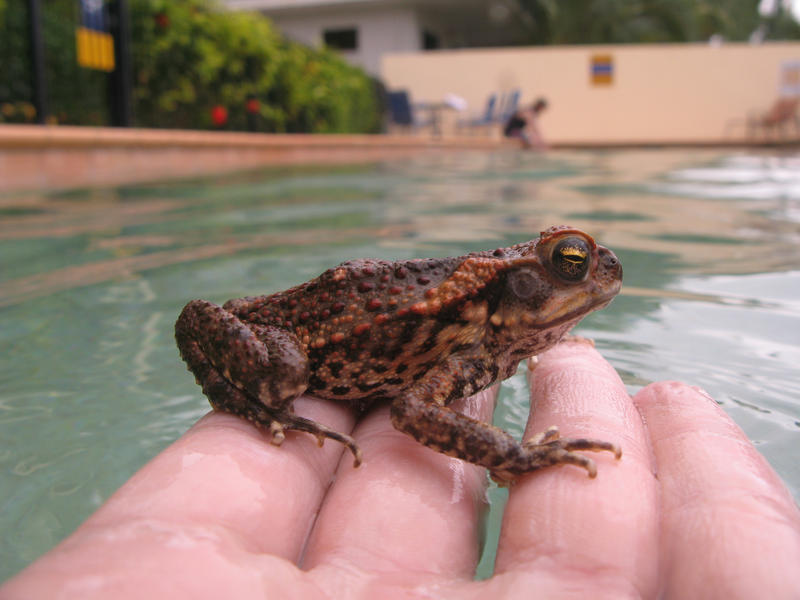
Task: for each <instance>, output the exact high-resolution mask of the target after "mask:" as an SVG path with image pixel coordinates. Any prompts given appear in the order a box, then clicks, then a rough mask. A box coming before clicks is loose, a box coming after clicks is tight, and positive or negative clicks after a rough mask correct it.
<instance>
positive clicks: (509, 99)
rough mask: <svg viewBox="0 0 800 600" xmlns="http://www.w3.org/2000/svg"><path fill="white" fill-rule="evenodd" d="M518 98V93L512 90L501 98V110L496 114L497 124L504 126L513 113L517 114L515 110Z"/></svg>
mask: <svg viewBox="0 0 800 600" xmlns="http://www.w3.org/2000/svg"><path fill="white" fill-rule="evenodd" d="M519 97H520V91H519V90H514V91H512V92H509V93H508V94H507V95H506V96H505V97H504V98H503V102H502V104H503V108H502V109H501V110H500V111H499V112H498V114H497V123H500V124H501V125H502V124H505V123H507V122H508V120H509V119H510V118H511V115H513V114H514V113H515V112H517V108H518V107H519Z"/></svg>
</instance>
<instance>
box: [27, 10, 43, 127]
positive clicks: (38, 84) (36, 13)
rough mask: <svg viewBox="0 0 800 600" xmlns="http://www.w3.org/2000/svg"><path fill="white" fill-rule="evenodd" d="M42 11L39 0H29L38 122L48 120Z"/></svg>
mask: <svg viewBox="0 0 800 600" xmlns="http://www.w3.org/2000/svg"><path fill="white" fill-rule="evenodd" d="M41 17H42V11H41V7H40V5H39V0H28V19H29V21H30V31H31V83H32V84H33V106H34V108H35V109H36V122H37V123H41V124H45V123H46V122H47V80H46V79H45V76H44V43H43V41H42V18H41Z"/></svg>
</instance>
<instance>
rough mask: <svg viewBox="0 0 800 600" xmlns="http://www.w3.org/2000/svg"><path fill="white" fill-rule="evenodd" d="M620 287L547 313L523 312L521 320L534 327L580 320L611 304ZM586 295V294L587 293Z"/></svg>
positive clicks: (543, 327) (545, 326) (545, 327)
mask: <svg viewBox="0 0 800 600" xmlns="http://www.w3.org/2000/svg"><path fill="white" fill-rule="evenodd" d="M620 287H621V286H619V287H616V289H614V290H613V291H611V292H608V293H606V294H603V295H602V296H598V297H595V298H593V299H591V300H588V301H586V302H581V303H578V304H577V305H576V304H575V303H574V302H573V303H570V305H568V306H564V307H560V308H559V309H558V310H555V311H552V312H551V313H549V314H542V311H541V310H539V311H536V312H525V313H524V314H523V318H522V320H523V322H524V323H525V324H526V325H528V326H529V327H533V328H536V329H548V328H550V327H557V326H559V325H563V324H565V323H569V322H570V321H576V322H577V321H580V320H581V319H582V318H583V317H585V316H587V315H588V314H589V313H593V312H594V311H596V310H601V309H603V308H605V307H606V306H608V305H609V304H611V301H612V300H614V298H615V297H616V296H617V294H618V293H619V290H620ZM587 295H588V294H587Z"/></svg>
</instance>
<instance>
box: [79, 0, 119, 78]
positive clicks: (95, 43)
mask: <svg viewBox="0 0 800 600" xmlns="http://www.w3.org/2000/svg"><path fill="white" fill-rule="evenodd" d="M80 9H81V24H80V26H78V28H77V29H76V31H75V42H76V44H77V50H78V64H79V65H80V66H82V67H85V68H87V69H97V70H99V71H113V70H114V38H113V37H112V36H111V34H110V33H109V29H108V19H107V18H106V12H105V10H104V7H103V0H80Z"/></svg>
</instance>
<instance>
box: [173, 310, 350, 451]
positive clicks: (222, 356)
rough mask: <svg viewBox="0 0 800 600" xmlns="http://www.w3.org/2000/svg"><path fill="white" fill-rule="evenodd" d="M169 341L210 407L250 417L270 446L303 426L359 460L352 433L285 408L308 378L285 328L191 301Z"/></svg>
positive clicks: (296, 345) (304, 363) (299, 352)
mask: <svg viewBox="0 0 800 600" xmlns="http://www.w3.org/2000/svg"><path fill="white" fill-rule="evenodd" d="M256 333H257V334H258V335H256ZM175 340H176V342H177V344H178V349H179V350H180V353H181V357H182V358H183V360H184V361H186V363H187V365H188V367H189V370H190V371H192V372H193V373H194V375H195V379H196V380H197V383H198V384H200V385H201V386H202V388H203V393H204V394H205V395H206V396H207V397H208V399H209V401H210V402H211V406H213V407H214V409H215V410H219V411H223V412H228V413H231V414H234V415H237V416H240V417H244V418H245V419H247V420H249V421H251V422H252V423H253V424H254V425H256V426H257V427H258V428H259V429H262V430H265V431H268V432H270V433H271V434H272V443H274V444H276V445H280V443H281V442H282V441H283V439H284V437H285V433H284V432H285V431H304V432H307V433H310V434H312V435H313V436H315V437H316V438H317V440H318V441H319V442H320V445H321V444H322V441H323V440H324V439H325V438H330V439H332V440H336V441H337V442H341V443H342V444H344V445H345V446H346V447H347V448H348V449H349V450H350V451H351V452H352V453H353V456H354V457H355V462H356V465H358V464H359V463H360V462H361V451H360V450H359V448H358V446H357V445H356V443H355V441H354V440H353V438H351V437H350V436H348V435H345V434H343V433H339V432H336V431H334V430H332V429H330V428H328V427H325V426H324V425H321V424H319V423H316V422H314V421H312V420H310V419H305V418H303V417H300V416H297V415H295V414H293V413H292V412H291V411H292V402H293V401H294V399H295V398H297V396H299V395H300V394H302V393H303V392H304V391H305V389H306V387H307V385H308V377H309V369H308V358H307V356H306V354H305V351H304V350H303V348H302V345H301V344H300V341H299V340H298V339H297V337H296V336H295V335H294V334H292V333H291V332H288V331H286V330H283V329H279V328H275V327H258V326H248V325H245V324H244V323H243V322H242V321H240V320H239V319H238V318H237V317H236V316H235V315H233V314H232V313H231V312H229V311H228V310H225V309H224V308H222V307H220V306H217V305H216V304H212V303H211V302H206V301H205V300H195V301H192V302H190V303H189V304H187V305H186V307H185V308H184V309H183V312H182V313H181V315H180V317H178V321H177V322H176V323H175Z"/></svg>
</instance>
